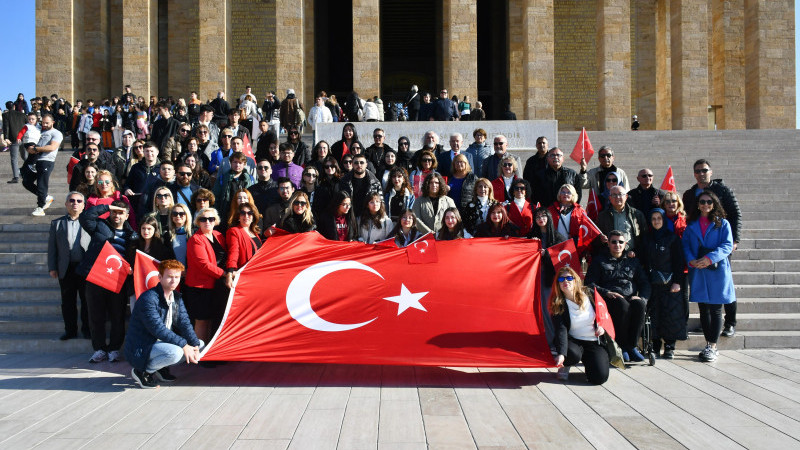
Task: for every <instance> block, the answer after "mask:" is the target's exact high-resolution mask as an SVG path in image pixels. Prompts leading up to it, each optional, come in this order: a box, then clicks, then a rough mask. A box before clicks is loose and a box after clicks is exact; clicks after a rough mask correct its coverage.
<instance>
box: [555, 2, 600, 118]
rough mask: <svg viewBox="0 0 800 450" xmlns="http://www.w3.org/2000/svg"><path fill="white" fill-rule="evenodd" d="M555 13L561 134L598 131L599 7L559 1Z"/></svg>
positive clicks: (556, 96)
mask: <svg viewBox="0 0 800 450" xmlns="http://www.w3.org/2000/svg"><path fill="white" fill-rule="evenodd" d="M553 6H554V11H553V16H554V25H553V29H554V38H553V39H554V45H555V51H554V55H553V56H554V58H553V61H554V64H553V66H554V67H553V68H554V71H555V73H554V76H555V82H554V86H555V118H556V120H558V128H559V130H580V129H581V127H586V129H588V130H595V129H597V126H598V117H597V60H596V57H595V56H596V54H597V45H596V34H595V30H596V27H595V22H596V19H597V15H596V10H597V9H596V4H595V2H592V1H583V0H558V1H555V2H554V3H553Z"/></svg>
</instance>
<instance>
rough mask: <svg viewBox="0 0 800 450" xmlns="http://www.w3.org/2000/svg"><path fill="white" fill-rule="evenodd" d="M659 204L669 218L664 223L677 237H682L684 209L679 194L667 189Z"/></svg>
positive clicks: (684, 225) (684, 226) (684, 217)
mask: <svg viewBox="0 0 800 450" xmlns="http://www.w3.org/2000/svg"><path fill="white" fill-rule="evenodd" d="M660 206H661V209H663V210H664V213H665V214H664V215H666V216H667V219H669V220H667V222H666V223H665V224H664V225H666V227H667V229H668V230H669V231H672V232H673V233H675V234H676V235H677V236H678V237H683V230H685V229H686V211H684V209H683V200H682V199H681V196H680V195H678V194H677V193H676V192H671V191H667V192H666V193H665V194H664V197H663V198H662V199H661V203H660Z"/></svg>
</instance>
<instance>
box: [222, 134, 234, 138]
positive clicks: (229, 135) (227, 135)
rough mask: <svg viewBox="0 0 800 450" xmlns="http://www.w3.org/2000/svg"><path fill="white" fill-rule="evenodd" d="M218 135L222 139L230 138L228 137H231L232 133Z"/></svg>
mask: <svg viewBox="0 0 800 450" xmlns="http://www.w3.org/2000/svg"><path fill="white" fill-rule="evenodd" d="M220 137H221V138H224V139H230V138H232V137H233V135H232V134H223V135H222V136H220Z"/></svg>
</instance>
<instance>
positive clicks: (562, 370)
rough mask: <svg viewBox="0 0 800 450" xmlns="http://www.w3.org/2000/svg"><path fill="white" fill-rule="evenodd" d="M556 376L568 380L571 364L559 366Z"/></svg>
mask: <svg viewBox="0 0 800 450" xmlns="http://www.w3.org/2000/svg"><path fill="white" fill-rule="evenodd" d="M556 378H557V379H559V380H561V381H567V380H568V379H569V366H562V367H559V368H558V373H556Z"/></svg>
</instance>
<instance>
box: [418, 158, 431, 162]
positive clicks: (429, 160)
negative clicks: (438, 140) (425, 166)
mask: <svg viewBox="0 0 800 450" xmlns="http://www.w3.org/2000/svg"><path fill="white" fill-rule="evenodd" d="M421 161H422V162H433V159H431V158H422V159H421Z"/></svg>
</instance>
